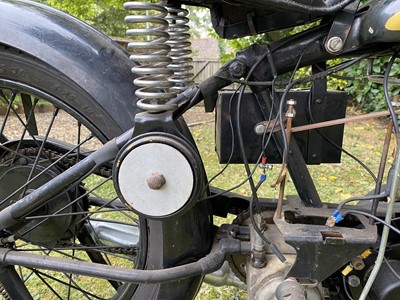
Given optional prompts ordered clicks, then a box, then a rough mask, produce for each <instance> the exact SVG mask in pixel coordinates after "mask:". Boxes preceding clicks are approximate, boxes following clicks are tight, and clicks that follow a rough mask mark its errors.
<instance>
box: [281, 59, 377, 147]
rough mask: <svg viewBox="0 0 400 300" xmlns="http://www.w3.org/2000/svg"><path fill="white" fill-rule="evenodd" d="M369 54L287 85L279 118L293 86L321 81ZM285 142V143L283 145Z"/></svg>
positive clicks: (284, 135)
mask: <svg viewBox="0 0 400 300" xmlns="http://www.w3.org/2000/svg"><path fill="white" fill-rule="evenodd" d="M371 55H373V54H371V53H366V54H364V55H361V56H359V57H357V58H356V59H353V60H351V61H348V62H344V63H340V64H339V65H337V66H334V67H331V68H330V69H329V70H326V71H323V72H319V73H317V74H314V75H312V76H308V77H303V78H299V79H297V80H294V81H293V82H291V83H290V84H288V86H287V87H286V89H285V91H284V92H283V94H282V96H281V102H280V106H279V114H280V117H282V118H283V116H282V114H283V102H284V100H285V99H286V97H287V94H288V93H289V91H290V90H291V89H292V88H293V86H295V85H296V84H303V83H307V82H310V81H314V80H316V79H321V78H324V77H326V76H328V75H329V74H331V73H336V72H338V71H341V70H343V69H346V68H348V67H350V66H352V65H353V64H355V63H357V62H359V61H361V60H363V59H365V58H368V57H370V56H371ZM281 132H282V136H283V140H284V145H287V138H286V134H284V128H281ZM285 141H286V143H285ZM284 153H285V155H286V154H287V153H288V149H285V151H284Z"/></svg>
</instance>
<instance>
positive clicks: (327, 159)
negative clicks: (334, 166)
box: [215, 90, 347, 165]
mask: <svg viewBox="0 0 400 300" xmlns="http://www.w3.org/2000/svg"><path fill="white" fill-rule="evenodd" d="M233 94H234V92H230V91H223V92H221V93H220V94H219V97H218V101H217V106H216V114H215V119H216V120H215V126H216V130H215V140H216V151H217V154H218V157H219V161H220V163H228V162H229V163H243V158H242V155H241V151H240V147H239V142H238V136H237V126H236V120H237V119H236V115H237V114H236V111H237V101H238V95H237V94H236V95H233ZM281 95H282V93H279V92H278V97H279V99H280V97H281ZM264 97H265V96H264ZM286 99H294V100H296V102H297V103H296V105H295V110H296V116H295V118H294V119H293V127H296V126H302V125H307V124H311V123H312V122H311V120H313V121H314V122H315V123H317V122H318V123H319V122H324V121H329V120H335V119H339V118H344V117H345V114H346V103H347V93H346V92H341V91H327V92H326V93H325V95H324V97H323V98H322V99H311V98H310V91H309V90H298V91H297V90H296V91H291V92H289V94H288V95H287V97H286ZM267 100H268V101H269V103H271V102H272V101H271V99H267ZM261 101H264V100H261ZM264 103H265V101H264ZM261 107H263V108H262V109H264V114H263V113H262V109H261ZM309 108H310V109H311V114H310V112H309ZM284 112H286V105H285V109H284ZM240 115H241V118H240V119H241V120H240V124H241V129H242V135H243V140H244V145H245V152H246V157H247V159H248V161H249V163H256V162H257V160H258V158H259V156H260V153H261V151H262V143H263V136H262V135H257V134H256V133H255V130H254V128H255V126H256V125H257V124H258V123H260V122H262V121H265V117H264V116H269V111H268V109H267V108H266V105H263V104H262V103H261V104H260V102H258V100H257V98H256V96H255V95H254V94H253V93H252V92H250V91H247V92H245V93H244V94H243V99H242V102H241V113H240ZM343 130H344V125H335V126H330V127H325V128H321V129H318V131H317V130H315V129H314V130H308V131H302V132H296V133H294V134H293V135H292V138H294V139H295V140H296V142H297V144H298V146H299V148H300V151H301V153H302V155H303V157H304V160H305V162H306V163H307V164H310V165H311V164H314V165H315V164H320V163H339V162H340V158H341V151H340V150H339V149H338V148H337V147H335V146H333V145H332V143H330V142H329V141H331V142H333V143H334V144H336V145H337V146H342V142H343ZM232 132H233V135H232ZM274 134H275V135H277V134H279V135H281V132H280V131H278V132H276V133H274ZM321 134H322V135H321ZM232 138H233V141H232ZM328 140H329V141H328ZM232 145H233V150H232ZM266 156H267V160H268V163H272V164H273V163H281V162H282V157H281V155H280V152H279V150H278V147H277V145H276V143H275V141H274V139H271V141H270V143H269V144H268V147H267V148H266Z"/></svg>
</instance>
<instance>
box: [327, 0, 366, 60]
mask: <svg viewBox="0 0 400 300" xmlns="http://www.w3.org/2000/svg"><path fill="white" fill-rule="evenodd" d="M359 4H360V0H357V1H354V2H352V3H350V4H349V5H347V6H346V7H345V8H344V9H343V10H341V11H340V12H338V13H337V14H336V17H335V20H334V21H333V23H332V27H331V30H330V31H329V33H328V36H327V38H326V40H325V50H326V51H328V52H329V53H331V54H339V53H340V52H341V51H342V49H343V46H344V44H345V43H346V40H347V37H348V35H349V33H350V30H351V27H352V25H353V21H354V18H355V15H356V12H357V8H358V5H359Z"/></svg>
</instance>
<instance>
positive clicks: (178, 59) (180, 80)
mask: <svg viewBox="0 0 400 300" xmlns="http://www.w3.org/2000/svg"><path fill="white" fill-rule="evenodd" d="M167 10H168V12H169V14H168V16H167V20H168V22H169V28H168V33H169V35H170V39H169V41H167V44H168V45H170V46H171V52H170V56H171V58H172V64H170V65H169V68H171V69H172V70H173V71H174V75H173V76H172V77H171V78H170V79H169V80H170V81H172V82H174V83H175V86H174V87H173V88H171V90H174V91H176V92H177V93H181V92H183V91H184V90H185V89H186V88H187V87H188V86H189V85H192V84H193V80H192V78H193V73H191V72H190V71H191V70H192V69H193V66H192V62H193V60H192V58H191V57H190V56H189V55H190V54H191V53H192V51H191V50H190V46H191V43H190V42H189V38H190V34H189V33H188V31H189V29H190V27H189V26H188V25H187V24H188V23H189V18H187V15H188V14H189V11H188V10H187V9H185V8H182V7H180V6H167Z"/></svg>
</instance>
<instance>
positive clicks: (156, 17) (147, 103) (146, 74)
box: [124, 0, 176, 113]
mask: <svg viewBox="0 0 400 300" xmlns="http://www.w3.org/2000/svg"><path fill="white" fill-rule="evenodd" d="M124 8H125V9H127V10H130V11H135V12H137V13H138V14H137V15H129V16H127V17H125V21H126V22H128V23H132V24H135V25H136V26H135V27H140V28H134V29H128V30H127V32H126V34H127V35H128V36H130V37H132V38H133V39H134V41H132V42H130V43H128V51H130V52H133V54H132V55H131V56H130V59H131V60H133V61H134V62H136V63H139V64H140V65H136V66H134V67H133V68H132V72H133V73H134V74H136V75H137V76H138V77H137V78H136V79H134V81H133V83H134V84H135V85H136V86H138V87H139V89H138V90H136V96H137V97H138V98H139V99H140V100H139V101H138V103H137V106H138V107H139V108H141V109H144V110H147V111H149V112H154V113H156V112H162V111H166V110H172V109H175V108H176V105H171V104H168V100H170V99H172V98H175V97H176V94H175V93H174V92H172V91H169V89H170V88H172V87H173V86H174V82H172V81H169V80H168V78H169V77H170V76H172V74H173V70H172V69H171V68H169V67H168V65H169V64H170V63H172V58H171V57H169V56H168V53H169V52H170V50H171V46H170V45H168V44H167V41H168V40H169V34H168V32H167V31H168V26H169V24H168V21H167V19H166V17H167V15H168V11H167V9H166V8H165V1H164V0H161V1H160V2H158V3H148V2H136V1H135V2H126V3H125V4H124ZM143 37H145V40H143V39H141V38H143Z"/></svg>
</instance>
